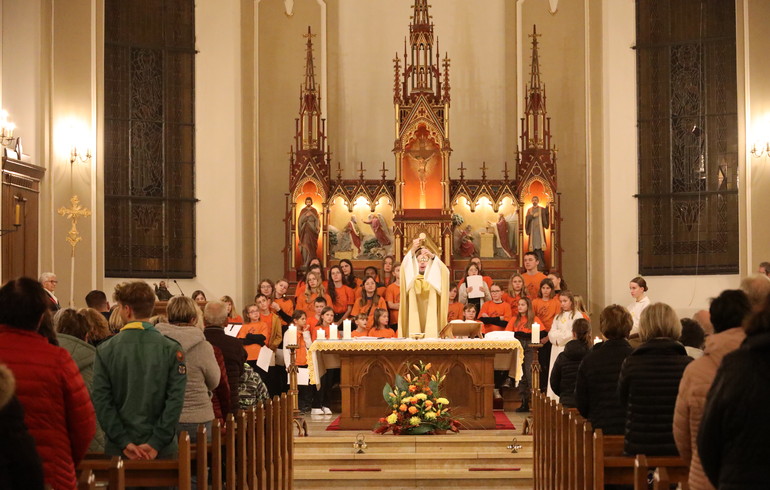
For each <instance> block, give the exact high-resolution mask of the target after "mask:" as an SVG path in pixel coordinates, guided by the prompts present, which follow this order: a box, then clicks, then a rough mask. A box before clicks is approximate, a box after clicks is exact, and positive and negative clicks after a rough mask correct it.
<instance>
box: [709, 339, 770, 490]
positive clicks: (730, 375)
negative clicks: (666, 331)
mask: <svg viewBox="0 0 770 490" xmlns="http://www.w3.org/2000/svg"><path fill="white" fill-rule="evenodd" d="M768 407H770V333H767V332H766V333H760V334H756V335H752V336H751V337H748V338H746V340H745V341H744V342H743V345H742V346H741V348H740V349H738V350H737V351H735V352H732V353H730V354H728V355H726V356H725V358H724V359H723V360H722V366H721V367H720V368H719V370H718V371H717V375H716V378H715V379H714V384H713V385H712V386H711V391H709V394H708V397H707V399H706V407H705V409H704V412H703V418H702V419H701V425H700V430H699V431H698V452H699V454H700V460H701V463H702V465H703V470H704V471H705V472H706V476H708V478H709V480H710V481H711V483H712V484H713V485H714V486H715V487H717V488H719V489H728V490H729V489H737V488H740V489H754V488H757V489H758V488H763V489H764V488H768V485H770V452H769V451H768V447H767V445H768V441H770V417H768V410H769V409H768Z"/></svg>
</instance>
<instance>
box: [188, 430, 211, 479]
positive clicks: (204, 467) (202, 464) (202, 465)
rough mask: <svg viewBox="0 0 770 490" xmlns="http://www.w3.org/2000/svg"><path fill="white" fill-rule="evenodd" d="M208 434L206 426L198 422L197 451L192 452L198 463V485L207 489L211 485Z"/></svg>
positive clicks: (196, 471)
mask: <svg viewBox="0 0 770 490" xmlns="http://www.w3.org/2000/svg"><path fill="white" fill-rule="evenodd" d="M212 429H213V426H212ZM207 435H208V434H207V433H206V426H205V425H203V424H198V432H197V434H196V439H195V451H194V452H193V453H192V454H193V458H194V459H195V463H196V469H195V476H196V485H197V488H198V489H200V490H206V489H208V487H209V483H208V482H209V469H208V465H209V455H208V451H209V447H208V438H207Z"/></svg>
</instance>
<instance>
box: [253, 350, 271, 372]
mask: <svg viewBox="0 0 770 490" xmlns="http://www.w3.org/2000/svg"><path fill="white" fill-rule="evenodd" d="M274 357H275V355H274V353H273V351H271V350H270V349H268V348H267V347H262V348H261V349H259V357H258V358H257V367H258V368H259V369H261V370H262V371H265V372H267V371H268V369H270V366H275V359H274Z"/></svg>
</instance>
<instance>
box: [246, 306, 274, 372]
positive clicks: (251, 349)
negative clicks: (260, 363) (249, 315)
mask: <svg viewBox="0 0 770 490" xmlns="http://www.w3.org/2000/svg"><path fill="white" fill-rule="evenodd" d="M261 318H262V315H260V319H261ZM272 331H273V323H272V320H270V323H264V322H261V321H259V322H256V323H245V324H244V325H243V326H242V327H241V329H240V330H239V331H238V338H239V339H245V338H246V335H247V334H250V333H253V334H255V335H259V334H262V335H264V336H265V345H267V343H268V342H270V334H271V333H272ZM243 348H244V349H246V354H247V359H248V360H249V361H256V360H257V358H258V357H259V351H260V350H261V349H262V346H261V345H259V344H251V345H244V346H243Z"/></svg>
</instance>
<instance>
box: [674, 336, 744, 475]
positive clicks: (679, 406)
mask: <svg viewBox="0 0 770 490" xmlns="http://www.w3.org/2000/svg"><path fill="white" fill-rule="evenodd" d="M745 338H746V333H745V332H744V330H743V328H741V327H737V328H731V329H729V330H725V331H723V332H720V333H718V334H714V335H709V336H708V337H706V349H705V351H704V354H703V356H702V357H701V358H700V359H696V360H695V361H693V362H691V363H690V365H689V366H687V369H685V370H684V375H683V376H682V382H681V383H680V384H679V396H677V398H676V408H675V410H674V440H675V441H676V447H677V448H678V449H679V455H680V456H682V459H684V461H685V463H688V464H689V465H690V474H689V480H688V481H689V483H690V488H699V489H710V488H714V487H713V486H712V485H711V483H709V480H708V478H707V477H706V474H705V473H703V467H702V466H701V463H700V456H699V455H698V442H697V437H698V427H699V426H700V421H701V417H702V415H703V407H704V406H705V405H706V395H707V394H708V392H709V389H711V384H712V383H713V382H714V377H715V376H716V374H717V369H719V366H720V365H721V364H722V359H723V358H724V357H725V356H726V355H727V354H729V353H730V352H732V351H734V350H736V349H737V348H739V347H740V346H741V342H743V340H744V339H745Z"/></svg>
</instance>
